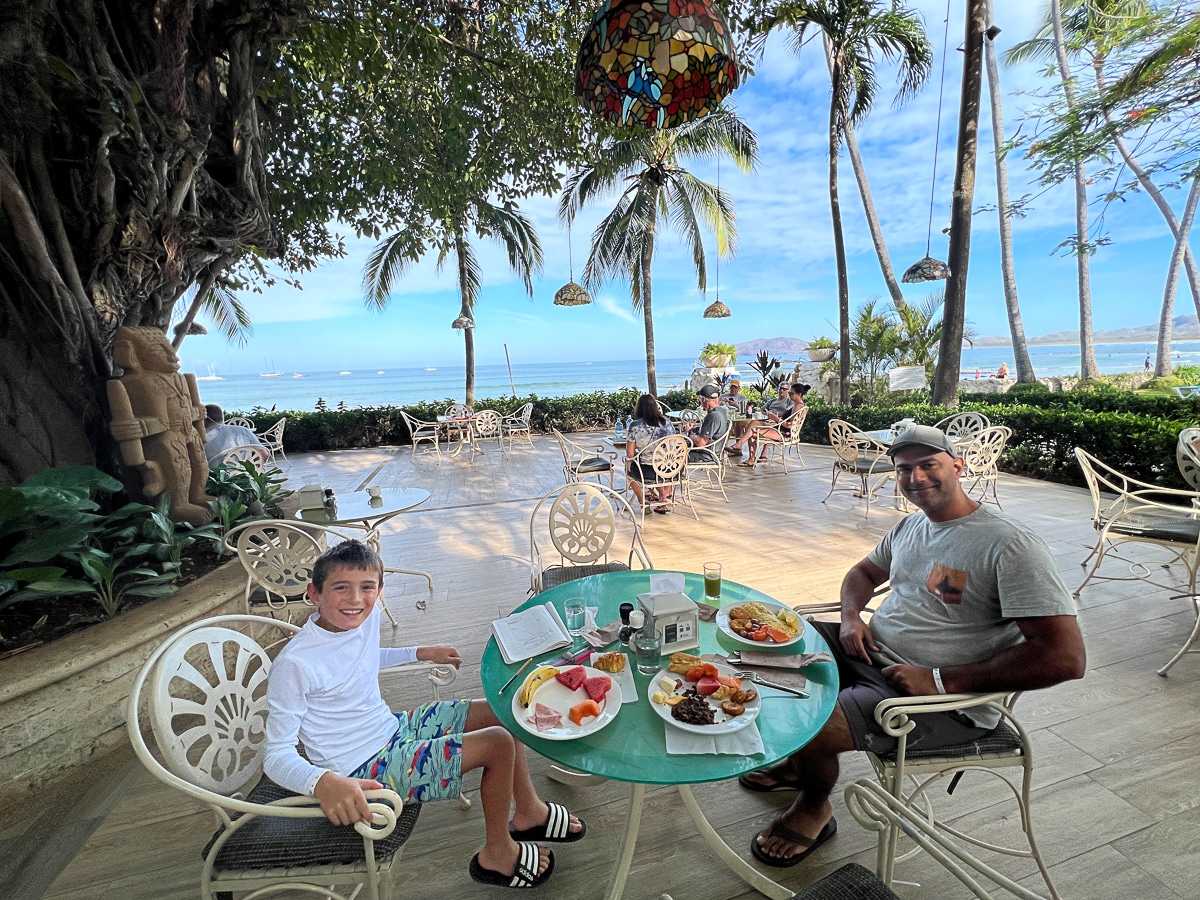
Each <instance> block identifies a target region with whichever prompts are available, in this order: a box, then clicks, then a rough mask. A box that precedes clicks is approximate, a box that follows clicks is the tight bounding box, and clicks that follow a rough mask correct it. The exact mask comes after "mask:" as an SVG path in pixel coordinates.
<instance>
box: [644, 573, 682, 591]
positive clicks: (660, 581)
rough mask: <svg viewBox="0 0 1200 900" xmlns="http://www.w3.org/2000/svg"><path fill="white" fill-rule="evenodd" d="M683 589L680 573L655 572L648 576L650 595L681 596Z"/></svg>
mask: <svg viewBox="0 0 1200 900" xmlns="http://www.w3.org/2000/svg"><path fill="white" fill-rule="evenodd" d="M683 588H684V581H683V573H682V572H655V573H654V574H653V575H651V576H650V590H649V593H651V594H682V593H684V590H683Z"/></svg>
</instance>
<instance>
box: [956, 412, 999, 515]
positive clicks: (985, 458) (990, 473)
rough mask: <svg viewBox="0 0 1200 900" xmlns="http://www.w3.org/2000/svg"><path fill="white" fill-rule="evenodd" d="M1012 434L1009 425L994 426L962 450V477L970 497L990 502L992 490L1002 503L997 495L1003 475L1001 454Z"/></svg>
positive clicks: (977, 435) (978, 435)
mask: <svg viewBox="0 0 1200 900" xmlns="http://www.w3.org/2000/svg"><path fill="white" fill-rule="evenodd" d="M1010 437H1012V429H1011V428H1009V427H1008V426H1007V425H992V426H989V427H988V428H985V429H983V431H980V432H978V433H977V434H976V435H975V437H974V438H972V439H971V442H970V443H969V444H967V446H966V447H965V448H963V450H962V459H963V470H962V475H961V476H960V480H961V481H962V483H963V489H964V490H965V491H966V493H967V496H969V497H970V496H975V492H976V491H978V492H979V495H978V497H977V498H976V499H978V500H979V502H980V503H987V502H989V501H988V492H989V490H990V491H991V495H992V497H991V501H990V502H992V503H995V504H996V506H997V507H999V508H1000V509H1003V508H1004V507H1002V506H1000V498H999V497H998V496H997V495H996V482H997V480H998V479H999V475H1000V466H999V463H1000V454H1001V453H1003V452H1004V447H1005V445H1006V444H1007V443H1008V439H1009V438H1010Z"/></svg>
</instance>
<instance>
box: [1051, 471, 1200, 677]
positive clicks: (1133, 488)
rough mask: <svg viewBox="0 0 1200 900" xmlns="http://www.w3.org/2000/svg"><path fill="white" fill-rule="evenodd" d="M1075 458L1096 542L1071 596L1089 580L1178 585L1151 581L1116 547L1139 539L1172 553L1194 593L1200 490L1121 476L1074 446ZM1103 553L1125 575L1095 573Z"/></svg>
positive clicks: (1199, 543) (1199, 535) (1143, 569)
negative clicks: (1120, 565) (1115, 561)
mask: <svg viewBox="0 0 1200 900" xmlns="http://www.w3.org/2000/svg"><path fill="white" fill-rule="evenodd" d="M1075 458H1076V459H1077V460H1078V462H1079V468H1080V469H1081V470H1082V471H1083V477H1084V479H1085V480H1086V481H1087V486H1088V490H1089V491H1090V492H1091V495H1092V527H1093V528H1094V529H1095V531H1096V546H1095V547H1093V548H1092V551H1091V553H1089V554H1088V555H1087V557H1085V558H1084V560H1083V562H1082V563H1080V565H1082V566H1086V565H1087V564H1088V560H1090V559H1092V558H1093V557H1094V558H1095V562H1094V563H1092V567H1091V569H1090V571H1089V572H1088V573H1087V576H1086V577H1085V578H1084V579H1083V581H1082V582H1081V583H1080V585H1079V587H1077V588H1075V591H1074V595H1075V597H1076V598H1078V597H1079V594H1080V593H1081V592H1082V591H1083V589H1084V587H1085V586H1086V585H1087V584H1088V582H1089V581H1091V580H1092V579H1093V578H1097V579H1099V580H1101V581H1146V582H1148V583H1150V584H1153V585H1154V586H1155V587H1160V588H1165V589H1167V590H1171V589H1173V588H1177V587H1178V584H1159V583H1157V582H1155V581H1153V580H1152V579H1151V578H1150V577H1149V576H1150V569H1149V568H1148V567H1147V566H1146V565H1145V564H1144V563H1142V562H1141V561H1140V560H1136V559H1135V560H1130V559H1127V558H1124V557H1122V556H1121V554H1120V552H1119V549H1118V548H1120V547H1121V546H1122V545H1124V544H1138V543H1141V544H1150V545H1153V546H1158V547H1162V548H1164V549H1166V550H1169V551H1170V552H1171V553H1172V554H1174V559H1172V560H1171V563H1173V562H1181V563H1183V565H1184V568H1185V570H1186V571H1187V578H1188V580H1187V590H1188V592H1189V593H1192V594H1194V593H1196V568H1197V562H1198V559H1200V552H1198V549H1200V506H1198V504H1200V493H1198V492H1196V491H1184V490H1178V489H1175V488H1165V487H1160V486H1158V485H1153V484H1148V483H1146V482H1144V481H1138V480H1137V479H1136V478H1131V477H1129V476H1128V475H1122V474H1121V473H1120V472H1118V471H1117V470H1116V469H1114V468H1112V467H1111V466H1108V465H1105V464H1104V463H1102V462H1101V461H1100V460H1098V459H1096V457H1094V456H1092V455H1091V454H1090V453H1088V452H1087V451H1086V450H1084V449H1082V448H1080V447H1076V448H1075ZM1106 557H1114V558H1116V559H1118V560H1121V561H1123V562H1124V563H1125V564H1126V565H1127V566H1128V567H1129V570H1130V574H1128V575H1097V570H1098V569H1099V568H1100V564H1101V563H1102V562H1103V561H1104V560H1105V558H1106ZM1171 563H1167V565H1170V564H1171ZM1141 573H1144V574H1141ZM1168 666H1169V664H1168Z"/></svg>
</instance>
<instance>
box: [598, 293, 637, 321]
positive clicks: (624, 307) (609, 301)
mask: <svg viewBox="0 0 1200 900" xmlns="http://www.w3.org/2000/svg"><path fill="white" fill-rule="evenodd" d="M595 303H596V305H597V306H598V307H600V308H601V309H602V310H604V311H605V312H606V313H608V314H609V315H610V316H616V317H617V318H618V319H624V320H625V321H626V322H641V319H639V318H637V317H636V316H634V314H633V307H632V305H631V304H630V302H629V299H628V298H627V297H625V298H621V299H620V300H614V299H613V298H612V297H611V296H609V295H608V294H601V295H600V296H598V297H596V298H595Z"/></svg>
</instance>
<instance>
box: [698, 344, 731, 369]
mask: <svg viewBox="0 0 1200 900" xmlns="http://www.w3.org/2000/svg"><path fill="white" fill-rule="evenodd" d="M700 362H702V363H704V365H706V366H708V367H709V368H710V369H721V368H724V367H725V366H729V365H733V364H734V363H735V362H737V347H735V346H733V344H714V343H711V342H710V343H707V344H705V345H704V346H703V347H701V348H700Z"/></svg>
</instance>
